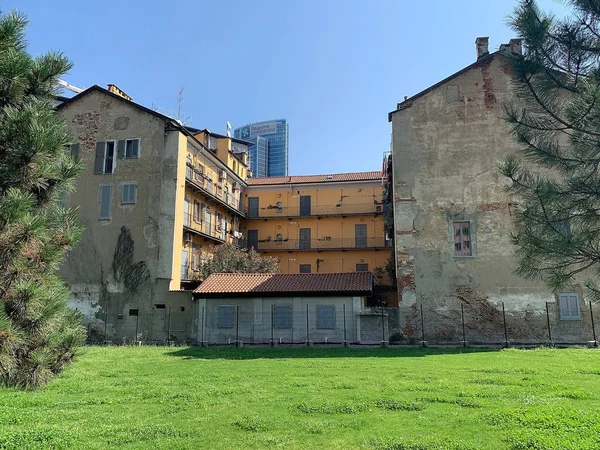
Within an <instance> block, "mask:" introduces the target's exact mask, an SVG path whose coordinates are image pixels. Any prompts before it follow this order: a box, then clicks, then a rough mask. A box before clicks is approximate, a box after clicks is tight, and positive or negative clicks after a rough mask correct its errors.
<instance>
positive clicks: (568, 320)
mask: <svg viewBox="0 0 600 450" xmlns="http://www.w3.org/2000/svg"><path fill="white" fill-rule="evenodd" d="M559 320H565V321H567V322H573V321H577V320H579V321H581V317H560V318H559Z"/></svg>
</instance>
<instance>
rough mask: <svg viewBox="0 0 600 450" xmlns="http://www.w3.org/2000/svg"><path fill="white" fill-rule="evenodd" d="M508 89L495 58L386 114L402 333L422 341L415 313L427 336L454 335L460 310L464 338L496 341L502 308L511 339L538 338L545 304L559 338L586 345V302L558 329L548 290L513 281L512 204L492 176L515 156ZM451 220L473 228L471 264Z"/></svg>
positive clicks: (499, 336) (543, 325) (507, 73)
mask: <svg viewBox="0 0 600 450" xmlns="http://www.w3.org/2000/svg"><path fill="white" fill-rule="evenodd" d="M510 83H511V80H510V69H509V68H508V66H507V64H506V62H505V61H504V59H503V58H502V57H501V56H496V57H493V58H491V59H485V60H483V61H481V63H480V64H477V65H476V66H474V67H473V68H472V69H471V70H468V71H466V72H464V73H462V74H461V75H459V76H457V77H456V78H454V79H452V80H450V81H448V83H446V84H443V85H441V86H439V87H437V88H436V89H433V90H432V91H430V92H428V93H426V94H424V95H423V96H421V97H418V98H416V99H415V100H413V102H412V104H409V105H407V106H406V107H405V108H404V109H401V110H400V111H398V112H395V113H394V114H393V115H392V147H393V161H394V208H395V210H394V220H395V229H396V249H397V275H398V296H399V301H400V302H399V304H400V316H401V321H402V327H403V331H404V334H405V335H406V336H409V337H410V336H413V337H421V331H422V330H421V325H420V308H421V306H422V307H423V310H424V318H425V326H424V328H425V332H426V339H430V340H439V341H443V340H452V339H456V338H460V337H461V334H462V330H461V305H462V307H463V309H464V311H465V316H466V318H467V324H466V328H467V330H468V331H469V333H468V334H469V336H468V337H467V338H468V339H469V338H470V340H484V341H490V340H502V339H503V338H504V335H503V333H504V331H503V323H502V312H501V302H504V303H505V308H506V313H507V314H508V319H507V321H508V322H510V324H509V331H510V334H511V336H509V337H510V338H512V339H521V340H527V339H538V340H539V339H540V338H542V339H543V338H545V336H547V325H546V320H547V318H546V302H549V303H550V305H549V309H550V312H551V314H553V316H552V317H551V320H552V321H553V323H552V324H551V326H553V327H555V328H556V329H557V331H558V332H559V333H561V335H560V336H556V338H557V339H558V338H560V337H561V336H562V337H564V338H565V339H566V338H577V339H578V340H580V341H582V340H583V341H585V340H589V339H591V331H590V323H589V322H591V320H589V310H586V309H585V308H586V305H585V304H584V303H583V301H582V303H581V309H582V315H583V316H584V318H583V320H581V321H577V323H574V322H573V321H571V323H569V324H565V323H564V322H565V321H560V320H559V319H558V314H557V308H556V298H555V296H554V295H553V294H552V293H551V292H549V291H548V289H547V288H545V287H544V286H542V285H539V284H536V283H533V282H530V281H527V280H524V279H522V278H519V277H517V276H516V275H514V274H513V270H514V268H515V267H516V259H515V257H514V248H513V246H512V244H511V243H510V240H509V237H510V233H511V231H513V230H514V222H513V202H514V200H513V199H512V198H511V197H510V196H509V194H508V193H507V191H506V189H505V188H506V186H507V180H506V179H504V178H503V177H502V176H501V175H500V174H499V173H498V169H497V167H498V161H499V159H500V158H501V157H503V156H505V155H509V154H511V153H514V152H515V151H517V149H518V147H517V145H516V143H515V142H514V140H513V138H512V136H511V135H510V131H509V128H508V125H507V124H506V122H505V121H504V110H503V103H504V102H506V101H507V100H509V99H510V98H511V97H512V94H511V86H510ZM453 220H460V221H462V220H465V221H471V224H472V227H473V231H474V234H473V237H474V241H473V251H474V254H475V257H473V258H465V257H463V258H460V257H455V256H454V244H453V240H452V232H451V227H452V221H453ZM597 309H600V308H597ZM586 311H587V312H586ZM561 330H562V331H561Z"/></svg>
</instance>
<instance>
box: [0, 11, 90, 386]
mask: <svg viewBox="0 0 600 450" xmlns="http://www.w3.org/2000/svg"><path fill="white" fill-rule="evenodd" d="M26 26H27V21H26V19H25V17H24V16H23V15H21V14H18V13H9V14H3V15H0V384H4V385H6V386H17V387H21V388H35V387H38V386H42V385H44V384H45V383H47V382H48V381H49V380H50V379H51V378H52V376H53V375H54V374H57V373H58V372H60V371H61V370H62V369H63V367H64V366H65V365H66V364H67V363H68V362H69V361H71V360H72V359H73V357H74V356H75V349H76V347H77V346H78V345H79V344H80V343H82V342H83V339H84V329H83V327H82V326H81V325H80V323H81V321H80V318H79V316H78V314H76V313H75V312H72V311H69V310H68V309H67V298H68V294H69V293H68V290H67V288H66V287H65V285H64V283H63V282H62V280H61V279H60V278H59V276H58V269H59V266H60V264H61V261H62V260H63V257H64V255H65V253H66V252H67V251H68V250H69V249H70V248H72V247H73V245H75V244H76V243H77V241H78V240H79V237H80V234H81V228H80V226H79V225H78V222H77V216H76V213H75V211H73V210H71V209H65V208H63V207H62V206H60V204H59V200H60V199H61V198H62V196H63V195H64V193H65V191H67V190H69V189H72V187H73V183H74V179H75V177H76V176H77V174H78V173H79V172H80V166H79V164H78V163H77V162H76V161H75V160H73V159H72V158H71V157H70V155H69V154H68V153H67V151H66V148H67V144H68V143H69V142H70V141H71V138H70V136H69V133H68V132H67V128H66V126H65V124H64V123H63V122H62V120H61V119H60V118H59V117H58V116H57V115H56V113H55V112H54V109H53V107H52V96H53V95H55V94H56V93H57V92H56V91H55V90H56V88H55V86H56V81H57V79H58V77H59V76H60V75H61V74H63V73H65V72H66V71H67V70H69V69H70V67H71V63H70V62H69V60H68V59H67V58H65V57H64V56H63V55H62V54H60V53H48V54H46V55H42V56H37V57H31V56H29V55H28V54H27V53H26V51H25V47H26V45H25V40H24V33H25V29H26Z"/></svg>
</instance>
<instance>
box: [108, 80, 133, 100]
mask: <svg viewBox="0 0 600 450" xmlns="http://www.w3.org/2000/svg"><path fill="white" fill-rule="evenodd" d="M108 91H109V92H112V93H113V94H116V95H118V96H119V97H123V98H124V99H127V100H129V101H133V99H132V98H131V97H130V96H129V95H127V94H126V93H125V92H123V91H122V90H121V89H119V87H118V86H116V85H114V84H112V83H111V84H109V85H108Z"/></svg>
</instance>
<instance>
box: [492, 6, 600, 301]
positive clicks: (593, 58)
mask: <svg viewBox="0 0 600 450" xmlns="http://www.w3.org/2000/svg"><path fill="white" fill-rule="evenodd" d="M570 3H571V5H572V6H573V8H574V14H573V15H572V16H570V17H569V18H568V19H566V20H557V19H556V18H554V17H552V16H549V15H547V14H544V13H543V12H541V11H540V10H539V9H538V7H537V5H536V2H535V1H531V0H522V1H521V2H520V4H519V5H518V7H517V8H516V9H515V11H514V14H513V16H512V18H511V20H510V23H511V25H512V27H513V29H514V30H515V31H517V33H518V34H519V36H520V37H522V38H523V43H524V44H525V48H526V51H525V54H524V56H523V57H518V56H508V58H509V59H510V60H511V63H512V66H513V70H514V76H515V83H514V85H515V88H516V89H517V92H518V95H519V101H518V102H514V103H512V104H510V105H508V106H507V108H506V112H507V118H508V122H509V124H510V125H511V128H512V133H513V135H514V137H515V139H516V140H517V142H518V143H519V144H521V151H520V154H519V155H518V156H511V157H509V158H506V159H505V161H504V162H503V164H502V166H501V171H502V173H503V174H504V175H506V176H507V177H509V178H510V179H511V180H512V181H513V184H512V190H513V191H514V193H515V194H517V196H518V197H519V198H520V199H521V205H520V208H519V215H518V218H517V231H516V232H515V233H514V236H513V239H514V243H515V244H516V245H517V256H518V258H519V265H518V269H517V273H518V274H519V275H521V276H524V277H526V278H533V279H541V280H543V281H544V282H545V283H546V284H548V285H549V286H550V287H551V288H553V289H555V290H558V289H564V288H567V289H568V288H570V287H571V286H572V285H573V284H576V283H577V281H578V279H579V278H582V279H583V281H584V282H585V283H586V285H587V286H588V287H589V288H590V290H591V291H592V292H593V293H594V294H595V295H596V296H599V295H598V294H600V291H598V288H597V287H596V282H597V278H598V275H599V274H600V265H599V264H598V263H599V262H600V171H599V170H598V165H599V164H600V67H599V62H600V6H599V3H598V2H597V1H596V0H571V1H570ZM584 274H585V275H584Z"/></svg>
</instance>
